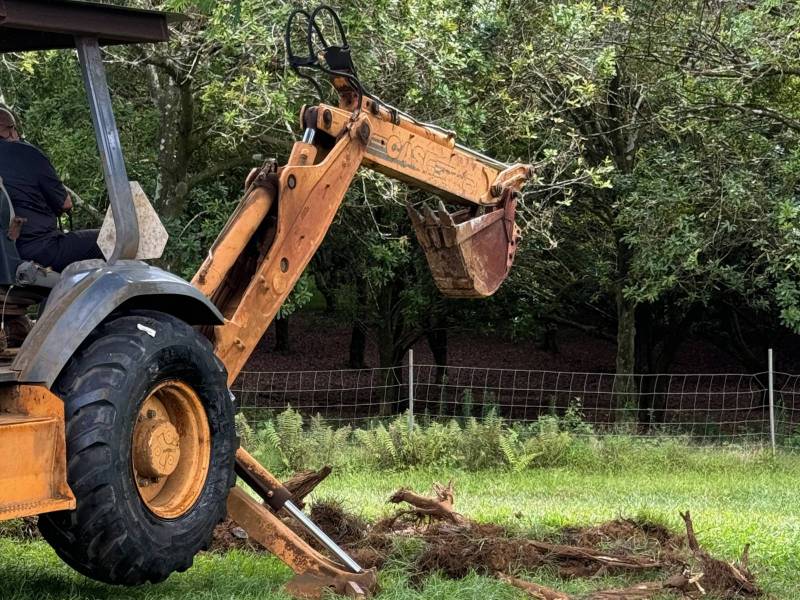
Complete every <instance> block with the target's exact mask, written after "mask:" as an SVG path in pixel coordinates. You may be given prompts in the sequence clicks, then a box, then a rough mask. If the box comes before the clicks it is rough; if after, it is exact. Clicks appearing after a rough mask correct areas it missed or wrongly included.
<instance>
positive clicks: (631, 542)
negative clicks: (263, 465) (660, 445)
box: [213, 468, 761, 600]
mask: <svg viewBox="0 0 800 600" xmlns="http://www.w3.org/2000/svg"><path fill="white" fill-rule="evenodd" d="M329 473H330V469H329V468H325V469H322V470H321V471H319V472H305V473H301V474H298V475H297V476H295V477H293V478H292V479H290V480H289V481H290V482H292V491H293V492H294V493H297V494H298V497H297V500H298V501H302V499H303V497H304V496H305V495H306V494H308V493H309V492H310V491H311V490H313V489H314V487H316V485H318V484H319V482H321V481H322V480H323V479H324V478H325V477H327V475H328V474H329ZM287 484H288V482H287ZM433 491H434V495H433V496H431V497H428V496H422V495H419V494H417V493H415V492H413V491H411V490H409V489H406V488H403V489H400V490H398V491H397V492H396V493H395V494H394V495H393V496H392V497H391V499H390V500H389V501H390V502H393V503H401V502H404V503H407V504H409V505H410V506H411V508H410V509H406V510H402V511H400V512H399V513H398V514H397V515H395V516H394V517H391V518H387V519H383V520H381V521H379V522H377V523H376V524H374V525H372V526H370V524H368V523H367V522H365V521H364V520H363V519H362V518H360V517H357V516H354V515H352V514H349V513H348V512H347V511H345V510H344V508H343V507H342V506H341V504H340V503H338V502H335V501H325V502H317V503H315V504H314V505H313V506H312V508H311V518H312V519H313V520H314V521H315V522H316V523H317V524H318V525H319V526H320V527H321V529H322V530H323V531H325V532H326V533H327V534H328V535H329V536H331V538H332V539H333V540H334V541H336V542H337V543H338V544H340V545H341V546H342V547H343V548H344V549H345V550H346V551H347V552H348V553H349V554H350V555H351V556H352V557H353V558H354V559H355V560H356V562H358V563H359V564H360V565H361V566H363V567H365V568H372V567H377V568H381V567H382V566H383V565H384V563H385V562H386V560H387V559H388V558H389V556H390V555H391V554H392V552H393V550H394V547H395V544H394V542H395V540H397V539H398V538H415V539H418V540H420V541H421V542H422V551H421V553H420V554H419V555H418V557H417V559H416V561H415V565H414V569H413V571H414V572H413V575H412V578H413V579H414V580H416V581H420V580H422V579H423V578H424V577H426V576H427V575H429V574H431V573H435V572H438V573H441V574H443V575H444V576H446V577H449V578H452V579H461V578H463V577H465V576H467V575H468V574H469V573H471V572H476V573H479V574H483V575H487V576H495V577H497V578H498V579H499V580H501V581H503V582H505V583H507V584H509V585H512V586H514V587H516V588H518V589H520V590H523V591H524V592H525V593H526V594H527V595H528V596H530V597H531V598H535V599H537V600H571V598H570V596H569V595H568V594H566V593H564V592H561V591H559V590H555V589H552V588H548V587H546V586H542V585H539V584H537V583H534V582H531V581H526V580H523V579H519V578H517V577H514V576H512V575H510V574H511V573H517V572H519V571H533V570H536V569H539V568H542V567H546V568H548V569H549V570H552V571H555V572H557V573H558V574H559V576H561V577H564V578H576V577H596V576H603V575H610V574H619V573H629V574H637V575H638V574H639V573H651V574H652V575H651V577H652V578H653V579H655V578H657V577H666V579H664V580H660V581H655V580H653V581H647V582H644V583H638V584H635V585H631V586H630V587H626V588H619V589H610V590H604V591H598V592H594V593H592V594H590V595H588V596H586V595H583V596H581V598H582V599H584V600H647V599H650V598H656V597H658V598H664V597H668V596H674V597H675V598H680V599H683V600H690V599H699V598H702V597H704V596H706V595H708V594H710V595H713V596H714V597H720V598H725V599H733V598H742V597H756V596H760V595H761V591H760V589H759V588H758V586H757V585H756V584H755V583H754V580H753V575H752V573H751V572H750V570H749V566H748V560H749V546H745V548H744V550H743V552H742V556H741V558H740V560H739V561H738V562H736V563H728V562H725V561H722V560H719V559H716V558H714V557H712V556H711V555H710V554H708V552H706V551H705V550H703V549H702V548H701V547H700V544H699V543H698V541H697V537H696V535H695V531H694V526H693V523H692V520H691V516H690V515H689V513H688V512H686V513H681V517H682V518H683V520H684V523H685V525H686V535H685V536H683V535H679V534H675V533H673V532H671V531H669V530H668V529H666V528H665V527H663V526H661V525H657V524H652V523H647V522H639V521H633V520H628V519H617V520H615V521H611V522H608V523H604V524H602V525H597V526H593V527H587V528H581V529H575V528H573V529H566V530H564V531H563V532H562V536H561V538H560V540H559V541H562V542H563V543H555V542H551V541H540V540H533V539H529V538H526V537H522V536H520V535H518V534H514V533H511V532H509V531H508V530H506V529H505V528H504V527H501V526H498V525H492V524H479V523H474V522H472V521H470V520H468V519H466V518H465V517H464V516H462V515H461V514H459V513H457V512H456V511H455V509H454V492H453V483H452V482H450V483H448V484H447V485H446V486H443V485H440V484H435V485H434V490H433ZM287 523H289V524H290V526H291V527H293V528H294V529H295V531H297V533H298V534H299V535H300V536H301V537H303V538H304V539H306V540H307V541H308V542H309V543H311V545H312V546H314V547H315V548H317V549H320V550H321V548H319V545H318V544H317V542H316V541H315V540H313V539H311V538H310V537H309V536H308V534H307V533H306V532H305V531H302V530H301V529H300V528H299V527H297V524H296V523H294V522H293V521H292V522H289V521H288V520H287ZM243 533H244V532H243V531H242V530H240V529H239V528H237V527H236V524H235V523H233V522H232V521H226V522H225V523H223V524H222V525H220V526H219V527H218V528H217V531H216V532H215V540H214V544H213V548H214V549H217V550H224V549H227V548H243V549H248V550H260V549H261V548H260V547H259V546H258V545H257V544H254V543H253V542H251V541H250V540H248V539H247V536H246V534H244V535H242V534H243ZM690 566H692V568H693V569H694V571H692V570H690ZM669 573H673V575H672V576H669V577H667V575H668V574H669Z"/></svg>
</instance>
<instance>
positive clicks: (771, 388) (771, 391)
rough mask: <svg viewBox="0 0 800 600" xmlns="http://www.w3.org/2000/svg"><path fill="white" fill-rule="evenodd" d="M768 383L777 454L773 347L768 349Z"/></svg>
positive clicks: (770, 422)
mask: <svg viewBox="0 0 800 600" xmlns="http://www.w3.org/2000/svg"><path fill="white" fill-rule="evenodd" d="M767 369H768V371H767V385H768V386H769V439H770V443H771V444H772V453H773V454H775V451H776V448H777V444H776V443H775V384H774V374H775V373H774V370H773V368H772V348H770V349H769V350H767Z"/></svg>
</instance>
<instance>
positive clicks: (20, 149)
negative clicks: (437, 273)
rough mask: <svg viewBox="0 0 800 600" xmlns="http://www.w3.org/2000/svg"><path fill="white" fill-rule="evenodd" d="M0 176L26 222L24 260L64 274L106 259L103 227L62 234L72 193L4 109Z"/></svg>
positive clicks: (20, 242) (19, 243) (19, 240)
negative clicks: (91, 260) (62, 218)
mask: <svg viewBox="0 0 800 600" xmlns="http://www.w3.org/2000/svg"><path fill="white" fill-rule="evenodd" d="M0 177H2V179H3V183H4V184H5V187H6V190H7V191H8V195H9V196H10V197H11V203H12V204H13V205H14V211H15V212H16V215H17V217H20V218H21V219H24V220H25V222H24V223H23V225H22V231H21V232H20V235H19V238H17V250H18V251H19V255H20V258H22V259H23V260H32V261H34V262H36V263H39V264H40V265H42V266H43V267H50V268H51V269H53V270H54V271H58V272H61V271H62V270H63V269H64V268H65V267H66V266H67V265H69V264H71V263H74V262H77V261H79V260H86V259H89V258H103V253H102V252H101V251H100V248H99V246H98V245H97V236H98V234H99V232H100V230H99V229H92V230H86V231H72V232H69V233H63V232H61V231H60V230H59V228H58V217H59V216H60V215H62V214H64V213H65V212H68V211H70V210H71V209H72V198H71V197H70V196H69V194H68V193H67V190H66V189H65V188H64V185H63V184H62V183H61V180H60V179H59V177H58V175H57V174H56V172H55V169H53V165H52V164H50V160H49V159H48V158H47V157H46V156H45V155H44V154H43V153H42V151H41V150H39V149H38V148H36V147H35V146H32V145H30V144H28V143H27V142H24V141H22V140H21V139H20V137H19V133H18V132H17V123H16V120H15V119H14V115H13V114H11V111H9V110H8V109H5V108H3V107H0Z"/></svg>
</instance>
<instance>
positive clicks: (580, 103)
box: [0, 0, 800, 417]
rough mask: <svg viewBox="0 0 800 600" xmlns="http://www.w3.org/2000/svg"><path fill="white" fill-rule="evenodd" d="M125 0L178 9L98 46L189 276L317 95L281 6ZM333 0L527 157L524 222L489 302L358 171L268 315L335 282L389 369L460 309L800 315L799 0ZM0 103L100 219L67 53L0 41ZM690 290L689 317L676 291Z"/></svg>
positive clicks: (381, 180) (486, 146)
mask: <svg viewBox="0 0 800 600" xmlns="http://www.w3.org/2000/svg"><path fill="white" fill-rule="evenodd" d="M119 3H121V4H126V5H129V6H134V7H142V8H165V9H169V10H178V11H184V12H186V13H187V14H188V16H189V20H188V21H186V22H184V23H182V24H178V25H176V26H175V28H174V34H173V39H172V41H171V42H170V43H169V44H166V45H157V46H148V47H146V48H126V47H122V48H114V49H110V50H109V51H108V52H107V54H106V59H107V62H108V64H109V79H110V82H111V86H112V90H113V100H114V108H115V111H116V114H117V120H118V122H119V124H120V129H121V136H122V143H123V146H124V148H125V154H126V158H127V161H128V171H129V174H130V176H131V178H132V179H137V180H139V181H140V182H141V183H142V184H143V185H144V188H145V190H146V191H147V192H148V194H149V195H150V196H151V198H153V199H154V201H155V204H156V206H157V208H158V209H159V211H160V212H161V214H162V215H163V216H164V220H165V221H166V225H167V228H168V230H169V232H170V234H171V239H170V243H169V245H168V248H167V252H166V256H165V258H164V261H163V264H164V265H165V266H167V267H168V268H170V269H171V270H173V271H175V272H178V273H180V274H183V275H185V276H189V275H191V274H192V273H193V271H194V270H195V269H196V267H197V265H198V264H199V262H200V261H201V260H202V258H203V257H204V256H205V254H206V252H207V249H208V248H209V246H210V245H211V243H212V242H213V240H214V238H215V236H216V234H217V233H218V232H219V230H220V229H221V227H222V225H223V224H224V222H225V220H226V219H227V217H228V215H230V213H231V212H232V210H233V208H234V206H235V203H236V201H237V200H238V197H239V195H240V194H241V191H242V189H241V186H242V180H243V178H244V176H245V175H246V173H247V171H248V169H249V168H250V167H253V166H257V165H258V164H259V163H261V162H262V160H263V158H264V157H267V156H273V155H276V156H277V157H278V158H280V159H284V158H285V157H286V156H287V153H288V150H289V148H290V146H291V143H292V141H294V139H296V135H297V132H298V124H297V122H296V121H297V113H298V110H299V108H300V106H301V105H302V104H304V103H310V102H314V101H316V100H317V99H316V98H313V95H312V92H311V90H310V88H309V87H308V86H307V85H306V83H305V82H303V81H301V80H298V79H297V78H296V77H294V75H292V74H290V73H289V72H288V71H287V70H286V69H285V59H284V49H283V40H282V37H283V31H282V26H283V23H284V22H285V19H286V17H287V15H288V13H289V12H290V11H291V10H292V8H293V7H294V4H293V3H291V2H288V1H285V0H280V1H278V2H272V3H269V2H267V3H265V2H263V1H260V0H236V1H233V2H223V1H220V0H164V1H162V2H160V1H157V0H128V1H127V2H122V1H120V2H119ZM337 8H338V9H339V11H340V12H341V14H342V18H343V21H344V24H345V27H346V29H347V30H348V33H349V39H350V42H351V46H352V48H353V55H354V58H355V61H356V63H357V64H358V66H359V74H360V76H361V78H362V80H363V83H364V84H365V86H366V87H367V88H368V89H369V90H370V91H372V92H374V93H375V94H377V95H378V96H380V97H381V98H383V99H384V100H386V101H387V102H389V103H391V104H393V105H396V106H398V107H400V108H402V109H405V110H407V111H409V112H411V113H412V114H414V115H415V116H416V117H418V118H419V119H421V120H427V121H434V122H436V123H437V124H439V125H441V126H443V127H446V128H451V129H453V130H454V131H456V133H457V134H458V139H459V141H461V142H464V143H466V144H467V145H471V146H474V147H476V148H480V149H481V150H483V151H485V152H487V153H488V154H490V155H492V156H495V157H497V158H499V159H501V160H503V161H506V162H509V163H510V162H515V161H523V162H530V163H532V164H534V166H535V175H534V181H533V182H532V184H531V185H530V186H528V188H527V189H526V190H525V191H524V194H523V198H522V200H521V202H520V206H519V224H520V226H521V228H522V230H523V233H524V241H523V243H522V245H521V246H520V248H519V250H518V255H517V261H516V262H517V266H516V269H515V271H513V273H512V276H511V278H510V280H509V281H508V282H507V283H506V285H505V286H504V287H503V289H502V290H501V292H500V293H499V294H498V295H497V296H496V297H495V298H492V299H491V300H490V301H488V302H485V303H482V304H480V305H475V304H472V305H469V304H465V303H458V302H448V303H446V302H444V301H442V300H441V299H440V298H439V296H438V293H437V292H436V290H435V289H434V287H433V285H432V282H431V279H430V277H429V276H428V275H427V274H426V271H427V267H426V265H425V263H424V259H423V257H422V255H421V253H420V251H419V248H418V247H417V244H416V242H415V241H414V239H413V237H414V234H413V233H412V231H411V229H410V227H409V226H408V223H407V219H406V215H405V210H404V204H405V203H406V202H411V203H412V204H417V205H419V204H421V203H423V202H428V201H429V197H428V195H427V194H426V193H423V192H419V191H414V190H410V189H408V188H407V187H405V186H403V185H401V184H398V183H396V182H393V181H389V180H388V179H386V178H385V177H383V176H380V175H377V174H375V173H371V172H363V173H361V174H359V175H358V176H357V178H356V180H355V182H354V185H353V186H352V189H351V190H350V192H349V194H348V196H347V198H346V201H345V206H344V207H343V209H342V210H341V212H340V215H339V217H338V218H337V219H336V220H335V222H334V225H333V227H332V229H331V231H330V235H329V236H328V238H327V240H326V242H325V246H324V248H323V252H322V253H321V255H320V256H319V257H318V258H317V259H315V261H314V263H313V264H312V267H311V271H310V272H309V273H308V274H307V275H305V276H304V279H301V281H300V283H299V284H298V286H297V288H296V290H295V292H294V294H293V296H292V298H291V299H290V301H289V303H287V305H286V306H285V307H284V309H283V313H284V314H289V313H290V312H292V311H294V310H298V309H299V308H301V307H302V306H304V305H306V303H307V302H308V299H309V297H310V293H311V292H310V290H311V286H310V279H311V278H312V277H313V278H314V281H315V283H316V284H317V287H318V288H319V289H320V291H321V292H322V293H323V294H324V295H325V297H326V299H327V300H330V302H329V304H331V305H333V304H335V303H336V302H337V299H341V300H342V302H341V306H337V307H335V308H336V309H337V310H338V311H339V314H340V316H341V317H343V318H346V319H348V320H356V321H358V322H359V323H360V324H363V325H364V326H365V327H366V329H368V330H369V331H370V333H374V335H375V337H376V340H375V341H376V342H377V345H378V347H379V354H380V360H381V364H382V365H384V366H393V365H394V364H396V363H397V361H398V357H402V355H403V353H404V352H405V350H406V349H407V348H408V347H409V346H410V345H411V344H412V343H413V341H414V340H416V339H418V338H419V337H420V335H422V334H424V332H425V331H427V330H430V329H431V328H434V327H448V326H450V325H452V323H456V322H473V323H480V324H481V326H483V327H485V328H486V329H487V330H491V331H497V330H500V329H502V330H503V331H506V332H507V333H510V334H512V335H514V336H532V335H540V334H541V333H542V331H543V328H544V327H545V326H546V325H547V324H548V323H550V324H551V323H553V322H554V321H553V317H559V318H561V319H567V320H577V321H579V322H582V323H586V322H587V321H588V322H589V327H588V330H589V331H593V330H595V329H596V330H598V331H599V332H600V333H603V334H605V335H610V336H611V337H613V335H614V333H615V329H616V328H617V327H618V323H617V315H619V314H623V313H620V312H619V311H618V310H616V309H618V308H620V307H623V308H624V307H625V306H624V305H630V306H633V307H634V308H635V307H637V306H639V307H644V308H647V309H652V314H653V315H654V317H653V318H654V320H655V321H656V324H657V325H661V326H662V328H661V329H662V330H663V331H662V330H659V331H657V332H656V333H655V334H653V335H655V336H656V337H657V338H658V339H655V340H653V345H657V344H658V343H662V342H664V338H667V337H669V332H675V335H677V336H682V335H683V336H685V334H686V332H687V331H688V330H689V329H690V328H691V327H693V326H694V325H697V324H698V322H699V321H706V322H708V330H710V331H712V332H714V333H717V332H716V331H715V325H716V324H717V323H718V322H719V323H722V324H723V325H725V326H726V327H728V328H729V329H733V327H732V326H730V325H727V323H729V321H731V319H729V318H727V316H725V318H718V315H717V312H719V311H721V310H722V311H724V310H728V309H727V308H726V307H730V306H734V307H735V308H736V310H737V311H739V312H746V313H747V315H746V316H747V317H749V319H748V320H751V321H752V322H754V323H756V325H755V326H754V328H753V329H754V330H755V331H756V332H763V331H769V330H770V329H776V328H777V327H779V326H784V327H788V328H790V329H792V330H795V331H800V287H798V284H797V281H798V279H800V237H799V236H798V233H797V232H798V221H799V220H800V212H798V210H799V209H798V207H797V202H796V190H797V188H798V182H799V181H800V150H798V148H800V144H798V141H800V140H799V139H798V137H799V136H800V104H798V102H797V98H798V93H797V92H798V91H799V88H800V62H799V59H798V57H800V42H798V38H797V36H796V35H794V33H795V32H796V29H797V21H798V17H797V10H796V7H795V6H794V5H792V4H791V3H777V2H774V1H772V0H759V1H755V2H750V3H745V5H741V4H740V3H725V2H717V3H714V4H713V5H709V4H708V3H706V2H701V1H700V0H696V1H692V2H689V3H685V2H674V1H671V0H657V1H655V2H651V3H641V2H632V1H622V2H616V3H591V2H571V3H570V2H563V1H561V0H551V1H547V2H538V3H530V2H527V1H526V2H523V1H522V0H508V1H503V2H499V1H495V0H475V1H472V2H458V1H455V0H403V1H399V2H398V1H395V0H380V1H377V2H372V3H368V4H363V3H355V2H352V1H345V2H341V3H339V5H338V6H337ZM387 14H391V15H392V16H393V18H391V19H387V18H386V15H387ZM327 100H331V98H327ZM0 101H3V102H6V103H8V104H9V105H10V106H11V107H12V108H13V109H15V110H17V111H18V112H19V113H20V116H21V123H22V129H23V132H24V133H25V135H26V136H27V138H28V139H29V140H30V141H32V142H33V143H35V144H38V145H40V146H42V147H43V148H44V149H45V150H46V151H47V152H48V153H49V154H50V155H51V156H52V158H53V162H54V164H55V165H56V167H57V169H58V171H59V172H60V173H61V174H62V176H63V178H64V179H65V181H66V182H67V184H68V185H69V186H70V187H72V188H74V189H75V190H76V191H77V192H78V193H79V194H80V195H81V196H82V197H83V198H84V199H85V200H86V202H87V203H88V204H89V205H90V206H91V207H92V208H93V209H94V210H89V209H86V210H81V209H79V210H78V211H77V214H76V225H78V226H79V227H89V226H96V225H97V224H98V215H102V214H104V213H105V210H106V208H107V199H106V197H105V191H104V185H103V177H102V171H101V169H100V165H99V158H98V154H97V151H96V148H95V141H94V136H93V133H92V131H91V126H90V123H91V120H90V118H89V114H88V109H87V106H86V103H85V98H84V92H83V91H82V85H81V80H80V76H79V71H78V67H77V63H76V60H75V57H74V55H73V53H70V52H60V51H54V52H47V53H41V54H33V53H23V54H19V55H14V56H8V57H6V58H5V60H4V62H3V64H2V66H1V67H0ZM630 306H629V308H630ZM698 306H699V307H702V309H703V310H702V311H699V313H698V314H699V316H698V315H697V314H695V312H692V311H691V310H689V309H690V308H691V307H698ZM634 313H635V311H634V310H630V311H628V312H627V313H624V314H628V315H633V314H634ZM674 315H678V316H679V318H678V325H679V326H675V323H673V319H672V317H673V316H674ZM654 329H655V328H654ZM623 330H624V328H623ZM665 332H666V333H665ZM722 333H727V334H729V338H735V336H734V335H733V333H735V332H733V331H731V332H722ZM640 335H641V334H640ZM764 335H765V334H764ZM650 342H651V341H650V340H644V341H642V342H640V346H641V344H650ZM664 345H669V344H666V343H665V344H664ZM634 350H635V348H633V347H631V348H628V349H627V350H626V349H625V348H623V352H627V355H626V356H625V357H622V358H623V359H625V360H627V361H628V363H633V362H634V356H633V354H635V352H634ZM638 354H639V355H640V356H646V355H648V354H647V353H646V352H641V353H638ZM625 360H623V361H622V363H621V364H622V365H624V364H625ZM634 366H635V365H634ZM650 366H652V365H650ZM467 408H469V404H466V407H465V410H466V409H467ZM462 416H464V417H468V416H471V413H469V412H465V414H464V415H462Z"/></svg>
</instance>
